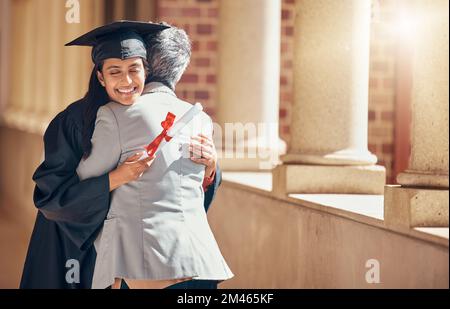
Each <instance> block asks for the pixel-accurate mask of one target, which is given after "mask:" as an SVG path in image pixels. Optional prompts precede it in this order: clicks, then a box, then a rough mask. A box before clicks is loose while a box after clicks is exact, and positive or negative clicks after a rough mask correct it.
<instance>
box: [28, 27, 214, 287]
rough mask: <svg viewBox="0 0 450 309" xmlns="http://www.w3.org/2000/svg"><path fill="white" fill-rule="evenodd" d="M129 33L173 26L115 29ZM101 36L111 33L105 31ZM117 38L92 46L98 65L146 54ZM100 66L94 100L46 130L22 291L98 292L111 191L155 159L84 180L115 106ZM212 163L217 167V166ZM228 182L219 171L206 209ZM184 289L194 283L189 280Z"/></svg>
mask: <svg viewBox="0 0 450 309" xmlns="http://www.w3.org/2000/svg"><path fill="white" fill-rule="evenodd" d="M123 28H128V29H130V30H133V31H135V32H136V33H137V34H139V35H148V34H150V33H155V32H158V31H161V30H163V29H165V28H167V27H166V26H163V25H160V24H151V23H141V22H116V23H113V24H110V25H109V26H108V28H107V29H108V32H109V34H110V35H111V34H114V33H115V32H117V33H118V34H119V33H122V30H123ZM98 29H100V30H98ZM93 31H94V32H95V31H100V32H101V34H105V32H104V31H105V27H100V28H97V29H95V30H93ZM110 38H111V40H109V41H103V42H101V43H100V42H99V43H98V44H96V43H97V42H89V44H87V45H94V48H93V49H92V58H93V60H94V63H97V64H99V62H98V61H96V59H97V60H98V59H99V58H98V57H100V58H101V57H107V58H108V57H109V58H119V59H128V58H133V57H136V56H138V55H139V54H140V50H141V49H140V45H139V43H138V42H136V41H135V40H134V39H133V38H130V37H123V36H121V35H117V36H116V37H114V35H112V36H110ZM93 43H94V44H93ZM136 44H137V45H136ZM98 69H99V67H98V66H96V67H94V69H93V72H92V74H91V80H90V84H89V91H88V93H87V94H86V96H85V97H84V98H83V99H81V100H79V101H77V102H75V103H73V104H71V105H69V106H68V107H67V108H66V109H65V110H64V111H62V112H61V113H59V114H58V115H57V116H56V117H55V118H54V119H53V120H52V121H51V123H50V124H49V127H48V128H47V130H46V132H45V135H44V149H45V158H44V161H43V162H42V164H41V165H40V166H39V167H38V169H37V170H36V172H35V174H34V175H33V180H34V181H35V182H36V187H35V192H34V202H35V205H36V207H37V208H38V214H37V218H36V223H35V226H34V230H33V233H32V236H31V240H30V244H29V248H28V253H27V257H26V261H25V265H24V270H23V274H22V280H21V284H20V287H21V288H90V287H91V283H92V275H93V270H94V265H95V260H96V251H95V248H94V246H93V241H94V240H95V238H96V237H97V234H98V232H99V230H100V229H101V227H102V225H103V222H104V220H105V218H106V214H107V213H108V210H109V205H110V192H111V191H112V190H114V189H115V188H117V187H119V186H121V185H123V184H126V183H128V182H130V181H133V180H135V179H137V178H138V177H139V176H140V175H142V173H143V172H144V171H145V170H146V169H147V168H148V166H149V163H150V162H151V160H150V159H144V160H141V161H136V160H137V159H138V158H139V157H140V154H137V155H134V156H131V157H130V158H129V159H128V160H127V161H126V164H125V163H124V164H122V165H119V166H118V167H117V168H116V169H115V170H113V171H111V172H109V173H105V174H104V175H101V176H98V177H95V178H90V179H86V180H83V181H80V179H79V178H78V176H77V174H76V168H77V166H78V164H79V162H80V160H81V159H82V157H83V156H86V155H88V154H89V152H90V147H91V145H90V138H91V136H92V132H93V129H94V125H95V117H96V114H97V110H98V108H99V107H100V106H102V105H104V104H106V103H107V102H109V98H108V96H107V94H106V91H104V90H103V91H98V89H99V87H98V86H99V82H98V79H97V71H98ZM100 88H101V87H100ZM205 147H206V146H205ZM209 150H210V149H209ZM209 164H213V166H214V165H215V161H214V162H213V163H211V162H209ZM209 168H211V166H210V167H209ZM213 169H214V168H213ZM220 180H221V178H220V171H219V169H218V168H217V170H216V172H215V177H214V179H213V180H212V184H211V185H210V186H209V187H208V190H207V191H206V192H205V201H204V206H205V209H208V207H209V205H210V203H211V201H212V199H213V197H214V194H215V191H216V190H217V188H218V186H219V184H220ZM195 285H196V286H195V287H199V288H204V287H214V283H211V282H205V283H204V285H202V283H201V282H195ZM183 287H184V288H190V287H192V288H193V287H194V286H193V285H192V286H190V285H189V282H188V283H185V285H184V286H183Z"/></svg>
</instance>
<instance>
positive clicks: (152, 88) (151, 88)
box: [142, 82, 177, 97]
mask: <svg viewBox="0 0 450 309" xmlns="http://www.w3.org/2000/svg"><path fill="white" fill-rule="evenodd" d="M156 92H163V93H167V94H170V95H173V96H174V97H176V96H177V95H176V94H175V92H173V90H172V89H170V88H169V87H167V86H166V85H164V84H163V83H160V82H151V83H148V84H146V85H145V86H144V91H143V92H142V94H146V93H156Z"/></svg>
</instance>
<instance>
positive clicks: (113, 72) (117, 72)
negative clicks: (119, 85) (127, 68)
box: [111, 71, 120, 75]
mask: <svg viewBox="0 0 450 309" xmlns="http://www.w3.org/2000/svg"><path fill="white" fill-rule="evenodd" d="M118 74H120V72H119V71H112V72H111V75H118Z"/></svg>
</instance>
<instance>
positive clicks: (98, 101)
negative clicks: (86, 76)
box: [81, 63, 109, 158]
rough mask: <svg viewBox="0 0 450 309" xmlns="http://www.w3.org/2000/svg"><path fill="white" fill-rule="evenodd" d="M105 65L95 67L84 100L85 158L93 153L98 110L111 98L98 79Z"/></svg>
mask: <svg viewBox="0 0 450 309" xmlns="http://www.w3.org/2000/svg"><path fill="white" fill-rule="evenodd" d="M102 65H103V63H100V64H98V65H96V66H95V67H94V69H93V70H92V73H91V78H90V80H89V89H88V92H87V93H86V95H85V96H84V98H83V101H84V102H83V103H84V115H83V116H84V117H83V129H82V143H81V144H82V148H83V158H87V157H89V155H90V154H91V151H92V143H91V138H92V133H94V128H95V119H96V118H97V112H98V109H99V108H100V107H101V106H103V105H105V104H106V103H108V102H109V96H108V93H107V92H106V89H105V88H104V87H103V86H102V85H101V84H100V82H99V80H98V78H97V71H99V72H101V71H102Z"/></svg>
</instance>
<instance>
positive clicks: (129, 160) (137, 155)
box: [124, 151, 144, 164]
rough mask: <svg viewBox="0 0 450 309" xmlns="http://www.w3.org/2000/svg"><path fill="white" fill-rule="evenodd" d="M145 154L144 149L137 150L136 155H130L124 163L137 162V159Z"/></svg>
mask: <svg viewBox="0 0 450 309" xmlns="http://www.w3.org/2000/svg"><path fill="white" fill-rule="evenodd" d="M143 154H144V152H143V151H140V152H137V153H135V154H134V155H132V156H131V157H128V158H127V159H126V160H125V162H124V163H127V164H129V163H133V162H136V161H137V160H139V158H140V157H141V156H142V155H143Z"/></svg>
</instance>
